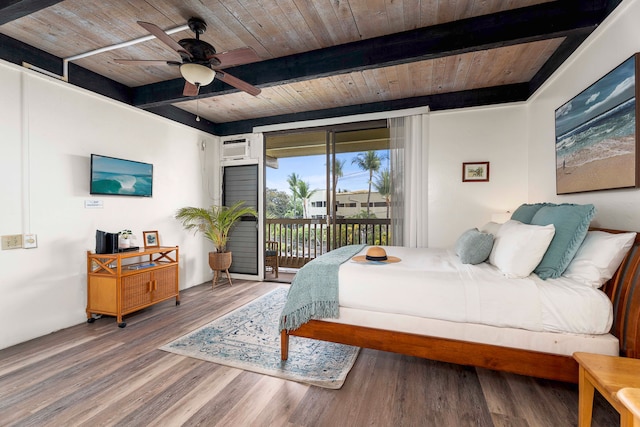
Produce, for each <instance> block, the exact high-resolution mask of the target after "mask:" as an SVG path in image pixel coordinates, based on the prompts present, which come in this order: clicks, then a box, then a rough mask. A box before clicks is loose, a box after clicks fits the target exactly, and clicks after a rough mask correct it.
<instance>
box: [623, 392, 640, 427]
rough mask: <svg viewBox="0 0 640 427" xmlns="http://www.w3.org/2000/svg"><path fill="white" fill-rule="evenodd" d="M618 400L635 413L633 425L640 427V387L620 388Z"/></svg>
mask: <svg viewBox="0 0 640 427" xmlns="http://www.w3.org/2000/svg"><path fill="white" fill-rule="evenodd" d="M618 400H619V401H620V402H622V404H623V405H624V406H625V407H626V408H627V409H628V410H629V412H631V413H632V414H633V427H640V388H631V387H625V388H622V389H620V390H619V391H618Z"/></svg>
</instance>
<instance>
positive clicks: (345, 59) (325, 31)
mask: <svg viewBox="0 0 640 427" xmlns="http://www.w3.org/2000/svg"><path fill="white" fill-rule="evenodd" d="M619 3H620V0H617V1H607V0H591V1H578V0H562V1H549V0H509V1H506V0H452V1H442V0H405V1H401V0H324V1H311V0H259V1H256V0H198V1H196V0H192V1H184V0H146V1H143V0H101V1H87V0H64V1H54V0H24V1H18V0H14V1H9V2H3V4H4V6H0V58H2V59H5V60H7V61H10V62H14V63H17V64H23V62H27V63H30V64H33V65H35V66H37V67H40V68H42V69H45V70H48V71H49V72H51V73H54V74H56V75H63V73H64V71H63V63H64V62H65V61H64V58H70V57H73V56H75V55H78V54H82V53H85V52H89V51H93V50H95V49H99V48H103V47H105V46H111V45H115V44H119V43H122V42H127V41H130V40H133V39H137V38H139V37H143V36H146V35H148V34H149V33H148V32H147V31H146V30H145V29H144V28H142V27H141V26H139V25H138V24H137V23H136V21H138V20H142V21H147V22H152V23H154V24H156V25H158V26H159V27H160V28H162V29H165V30H167V29H171V28H175V27H178V26H181V25H184V24H185V23H186V22H187V20H188V18H190V17H193V16H197V17H200V18H202V19H204V20H205V21H206V22H207V24H208V29H207V31H206V32H205V33H204V34H203V35H202V36H201V38H202V40H205V41H207V42H208V43H210V44H212V45H213V46H215V48H216V50H217V51H218V52H224V51H227V50H233V49H237V48H242V47H250V48H252V49H253V50H254V51H255V52H256V53H257V54H258V56H259V57H260V61H258V62H254V63H250V64H246V65H241V66H236V67H232V68H229V69H227V71H229V73H230V74H232V75H234V76H236V77H239V78H241V79H243V80H246V81H247V82H249V83H251V84H253V85H255V86H257V87H259V88H261V90H262V92H261V93H260V95H258V96H257V97H253V96H251V95H248V94H246V93H244V92H240V91H238V90H236V89H235V88H233V87H231V86H228V85H227V84H225V83H223V82H221V81H218V80H215V81H214V83H213V84H211V85H208V86H205V87H202V88H201V90H200V94H199V95H198V97H197V99H196V97H191V98H189V97H185V96H183V94H182V89H183V86H184V80H183V79H182V77H181V76H180V72H179V69H178V67H170V66H166V65H163V66H148V65H145V66H140V65H136V66H133V65H120V64H117V63H115V62H114V59H117V58H120V59H134V58H135V59H161V60H172V61H179V60H180V57H179V56H178V54H177V53H176V52H175V51H174V50H172V49H170V48H168V47H167V46H166V45H165V44H163V43H161V42H160V41H158V40H157V39H151V40H149V41H145V42H143V43H139V44H135V45H132V46H128V47H122V48H119V49H116V50H111V51H107V52H104V53H98V54H94V55H92V56H89V57H86V58H82V59H77V60H73V61H70V62H69V71H68V79H69V82H70V83H71V84H76V85H78V86H82V87H85V88H87V89H89V90H92V91H95V92H98V93H102V94H104V95H107V96H110V97H112V98H115V99H118V100H120V101H123V102H126V103H129V104H132V105H135V106H137V107H140V108H144V109H147V110H150V111H153V112H155V113H157V114H161V115H164V116H166V117H169V118H172V119H174V120H178V121H181V122H183V123H186V124H188V125H190V126H193V127H198V128H201V129H203V130H206V131H209V132H211V133H214V134H217V135H225V134H233V133H241V132H249V131H251V128H252V127H253V126H255V125H262V124H270V123H278V122H284V121H293V120H306V119H313V118H322V117H331V116H339V115H347V114H356V113H363V112H373V111H384V110H391V109H397V108H409V107H415V106H424V105H429V106H430V108H431V109H433V110H438V109H446V108H457V107H465V106H474V105H487V104H493V103H499V102H510V101H520V100H525V99H527V98H528V97H529V96H530V95H531V94H532V93H533V92H534V91H535V90H536V89H537V88H538V87H539V86H540V85H541V84H542V83H543V82H544V81H545V80H546V79H547V78H548V77H549V76H550V75H551V73H552V72H553V71H554V70H555V69H556V68H557V67H558V66H559V65H560V64H561V63H562V62H563V61H564V60H565V59H566V58H567V57H568V56H569V55H570V54H571V52H573V51H574V50H575V49H576V48H577V47H578V46H579V44H580V43H581V42H582V41H583V40H584V39H585V38H586V37H587V36H588V35H589V34H590V33H591V32H592V31H593V30H594V29H595V28H596V26H597V25H598V24H600V23H601V22H602V20H604V19H605V17H606V16H607V15H608V14H609V13H610V12H611V11H612V10H613V9H614V8H615V7H616V6H617V5H618V4H619ZM171 37H172V38H173V39H175V40H179V39H181V38H192V37H193V33H192V32H190V31H188V30H187V31H180V32H177V33H175V34H172V35H171ZM195 114H198V115H199V116H200V117H202V119H203V120H201V121H200V122H196V121H195V116H194V115H195Z"/></svg>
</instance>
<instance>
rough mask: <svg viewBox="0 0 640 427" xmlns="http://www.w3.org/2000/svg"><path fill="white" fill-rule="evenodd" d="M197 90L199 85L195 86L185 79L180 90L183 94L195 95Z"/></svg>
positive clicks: (198, 90)
mask: <svg viewBox="0 0 640 427" xmlns="http://www.w3.org/2000/svg"><path fill="white" fill-rule="evenodd" d="M198 92H200V86H196V85H194V84H192V83H189V82H187V81H185V82H184V89H183V90H182V94H183V95H184V96H197V95H198Z"/></svg>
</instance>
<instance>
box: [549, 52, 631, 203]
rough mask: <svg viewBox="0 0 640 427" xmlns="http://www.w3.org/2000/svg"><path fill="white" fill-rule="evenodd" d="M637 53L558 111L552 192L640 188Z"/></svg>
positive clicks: (567, 192) (565, 192)
mask: <svg viewBox="0 0 640 427" xmlns="http://www.w3.org/2000/svg"><path fill="white" fill-rule="evenodd" d="M638 60H639V54H635V55H634V56H632V57H631V58H629V59H627V60H626V61H625V62H623V63H622V64H620V65H619V66H618V67H616V68H615V69H614V70H612V71H611V72H609V73H608V74H607V75H606V76H604V77H602V78H601V79H600V80H598V81H597V82H595V83H594V84H592V85H591V86H589V87H588V88H587V89H585V90H584V91H582V92H581V93H580V94H578V95H577V96H575V97H574V98H573V99H571V100H570V101H568V102H567V103H565V104H564V105H562V106H561V107H560V108H558V109H557V110H556V117H555V125H556V143H555V144H556V145H555V147H556V193H557V194H570V193H580V192H585V191H596V190H609V189H616V188H633V187H638V184H639V180H638V154H639V150H638V146H637V136H636V123H637V122H638V117H637V115H638V109H637V108H636V91H637V90H638V85H637V84H636V78H637V75H638V73H637V67H638Z"/></svg>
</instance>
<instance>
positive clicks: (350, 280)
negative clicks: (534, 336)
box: [339, 246, 613, 335]
mask: <svg viewBox="0 0 640 427" xmlns="http://www.w3.org/2000/svg"><path fill="white" fill-rule="evenodd" d="M384 248H385V250H386V251H387V254H388V255H393V256H397V257H399V258H401V260H402V261H401V262H399V263H390V264H370V263H357V262H353V261H347V262H346V263H344V264H342V265H341V266H340V271H339V279H340V285H339V295H340V306H341V307H346V308H353V309H358V310H364V311H371V312H383V313H391V314H402V315H407V316H416V317H423V318H430V319H438V320H444V321H448V322H460V323H474V324H481V325H490V326H498V327H505V328H519V329H526V330H529V331H538V332H568V333H575V334H592V335H598V334H606V333H608V332H609V330H610V328H611V324H612V322H613V309H612V305H611V302H610V300H609V298H608V297H607V296H606V295H605V294H604V293H603V292H601V291H600V290H598V289H593V288H592V287H590V286H585V285H582V284H579V283H577V282H575V281H572V280H570V279H567V278H559V279H548V280H546V281H544V280H541V279H540V278H538V277H537V276H536V275H535V274H532V275H531V276H529V277H527V278H524V279H508V278H506V277H504V275H503V274H502V273H501V272H500V271H499V270H498V269H497V268H495V267H494V266H492V265H490V264H488V263H482V264H479V265H469V264H462V263H461V262H460V260H459V258H458V257H457V256H456V255H455V253H454V252H453V251H452V250H449V249H435V248H418V249H416V248H404V247H397V246H385V247H384ZM365 252H366V248H365V249H363V251H362V254H364V253H365ZM390 284H391V286H389V285H390Z"/></svg>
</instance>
